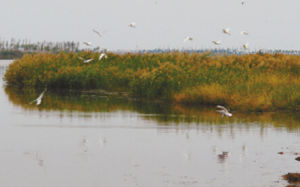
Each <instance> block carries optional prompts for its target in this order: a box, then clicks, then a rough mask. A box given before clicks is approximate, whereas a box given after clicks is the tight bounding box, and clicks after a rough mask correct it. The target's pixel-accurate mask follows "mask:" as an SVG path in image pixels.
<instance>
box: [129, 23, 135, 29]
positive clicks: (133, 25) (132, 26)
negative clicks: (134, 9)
mask: <svg viewBox="0 0 300 187" xmlns="http://www.w3.org/2000/svg"><path fill="white" fill-rule="evenodd" d="M128 27H131V28H135V27H136V23H135V22H131V23H130V24H129V25H128Z"/></svg>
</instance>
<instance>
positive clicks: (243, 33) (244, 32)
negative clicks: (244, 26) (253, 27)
mask: <svg viewBox="0 0 300 187" xmlns="http://www.w3.org/2000/svg"><path fill="white" fill-rule="evenodd" d="M241 35H249V33H248V32H246V31H242V32H241Z"/></svg>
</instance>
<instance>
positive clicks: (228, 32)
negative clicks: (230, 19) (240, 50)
mask: <svg viewBox="0 0 300 187" xmlns="http://www.w3.org/2000/svg"><path fill="white" fill-rule="evenodd" d="M222 31H223V33H224V34H228V35H230V29H229V28H225V29H223V30H222Z"/></svg>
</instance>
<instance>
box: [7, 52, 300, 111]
mask: <svg viewBox="0 0 300 187" xmlns="http://www.w3.org/2000/svg"><path fill="white" fill-rule="evenodd" d="M99 55H100V53H96V52H91V51H83V52H79V53H74V52H69V53H66V52H61V53H59V54H50V53H39V54H34V55H24V56H23V57H22V58H21V59H18V60H15V61H14V62H13V63H12V64H10V66H9V68H8V70H7V71H6V73H5V76H4V80H5V81H6V82H7V85H8V86H17V87H21V88H28V87H35V88H39V87H42V88H44V87H45V86H47V88H48V89H78V90H90V89H104V90H109V91H119V92H128V93H129V95H130V96H131V97H137V98H142V99H151V100H153V99H159V100H166V101H169V102H175V103H180V104H185V105H217V104H219V105H225V106H229V107H230V108H231V109H234V110H239V111H274V110H291V111H295V110H299V109H300V56H298V55H286V54H279V53H278V54H263V53H257V54H244V55H220V54H219V55H216V54H214V55H213V54H211V53H182V52H171V53H159V54H147V53H145V54H140V53H126V54H114V53H108V54H107V55H108V58H106V59H102V60H101V61H100V60H99V59H98V58H99ZM79 57H81V58H79ZM91 58H92V59H94V60H93V61H91V62H89V63H83V60H82V59H91Z"/></svg>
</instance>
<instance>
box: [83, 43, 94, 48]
mask: <svg viewBox="0 0 300 187" xmlns="http://www.w3.org/2000/svg"><path fill="white" fill-rule="evenodd" d="M83 44H84V45H86V46H89V47H90V46H92V42H83Z"/></svg>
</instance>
